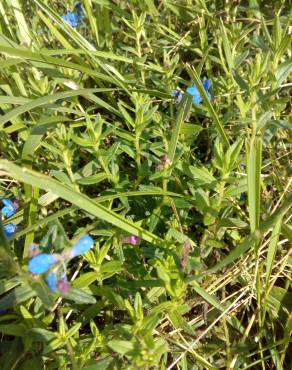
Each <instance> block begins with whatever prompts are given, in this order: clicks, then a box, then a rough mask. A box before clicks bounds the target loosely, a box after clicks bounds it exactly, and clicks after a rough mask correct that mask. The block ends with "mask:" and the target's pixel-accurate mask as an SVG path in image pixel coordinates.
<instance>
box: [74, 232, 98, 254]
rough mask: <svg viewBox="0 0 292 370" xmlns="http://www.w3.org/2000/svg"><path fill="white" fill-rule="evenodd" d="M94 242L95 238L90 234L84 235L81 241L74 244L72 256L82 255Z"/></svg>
mask: <svg viewBox="0 0 292 370" xmlns="http://www.w3.org/2000/svg"><path fill="white" fill-rule="evenodd" d="M93 244H94V241H93V239H92V238H91V237H90V236H89V235H84V236H82V238H80V239H79V241H78V242H77V243H76V244H75V245H73V247H72V248H71V250H70V258H74V257H76V256H80V255H81V254H83V253H85V252H87V251H88V250H89V249H90V248H91V247H92V246H93Z"/></svg>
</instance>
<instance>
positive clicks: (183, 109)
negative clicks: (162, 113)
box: [168, 94, 192, 162]
mask: <svg viewBox="0 0 292 370" xmlns="http://www.w3.org/2000/svg"><path fill="white" fill-rule="evenodd" d="M191 106H192V97H191V96H190V95H188V94H185V96H184V97H183V100H182V102H181V104H180V108H179V110H178V113H177V117H176V120H175V126H174V130H173V133H172V136H171V140H170V144H169V150H168V158H169V160H170V162H173V160H174V156H175V150H176V147H177V143H178V139H179V134H180V130H181V126H182V123H183V122H184V120H185V119H186V117H187V116H188V114H189V112H190V110H191Z"/></svg>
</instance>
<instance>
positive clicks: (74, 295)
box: [64, 287, 96, 304]
mask: <svg viewBox="0 0 292 370" xmlns="http://www.w3.org/2000/svg"><path fill="white" fill-rule="evenodd" d="M64 299H68V300H70V301H73V302H75V303H77V304H94V303H96V299H95V298H94V297H93V295H91V294H89V293H87V292H86V291H85V290H83V289H79V288H74V287H71V289H70V290H69V292H68V293H66V295H65V296H64Z"/></svg>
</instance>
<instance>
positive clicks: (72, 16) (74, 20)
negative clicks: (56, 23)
mask: <svg viewBox="0 0 292 370" xmlns="http://www.w3.org/2000/svg"><path fill="white" fill-rule="evenodd" d="M61 18H62V19H63V20H64V21H65V22H67V23H69V24H70V26H71V27H78V26H80V25H81V20H82V16H81V15H80V14H78V13H74V12H67V14H65V15H63V16H62V17H61Z"/></svg>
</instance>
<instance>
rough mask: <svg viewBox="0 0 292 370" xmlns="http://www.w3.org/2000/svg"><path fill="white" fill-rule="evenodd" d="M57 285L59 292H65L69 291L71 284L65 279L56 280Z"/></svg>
mask: <svg viewBox="0 0 292 370" xmlns="http://www.w3.org/2000/svg"><path fill="white" fill-rule="evenodd" d="M57 287H58V290H59V292H60V293H63V294H66V293H68V292H69V290H70V288H71V285H70V284H69V283H68V282H67V281H65V280H59V281H58V282H57Z"/></svg>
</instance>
